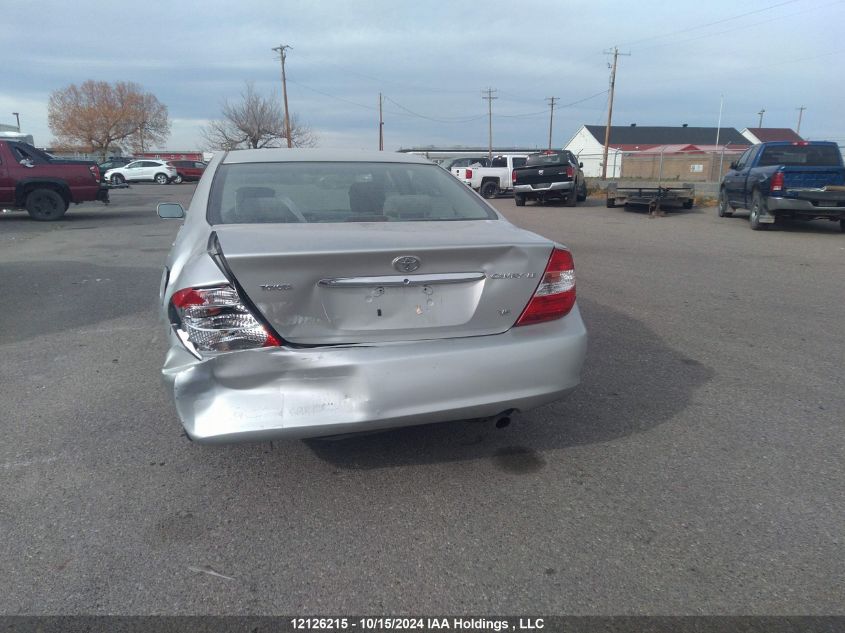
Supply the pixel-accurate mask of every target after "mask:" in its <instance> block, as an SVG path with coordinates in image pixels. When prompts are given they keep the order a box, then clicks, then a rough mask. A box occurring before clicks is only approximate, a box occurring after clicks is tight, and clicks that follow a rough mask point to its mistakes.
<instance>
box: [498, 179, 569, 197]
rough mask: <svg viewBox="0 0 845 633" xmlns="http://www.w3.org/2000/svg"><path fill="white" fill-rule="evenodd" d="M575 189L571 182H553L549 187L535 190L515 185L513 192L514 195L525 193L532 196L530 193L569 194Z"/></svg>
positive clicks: (530, 187)
mask: <svg viewBox="0 0 845 633" xmlns="http://www.w3.org/2000/svg"><path fill="white" fill-rule="evenodd" d="M574 187H575V183H574V182H573V181H569V182H553V183H550V184H549V186H548V187H543V188H538V189H535V188H534V187H532V186H531V185H514V187H513V192H514V193H523V194H530V193H548V192H555V193H569V192H570V191H572V189H573V188H574Z"/></svg>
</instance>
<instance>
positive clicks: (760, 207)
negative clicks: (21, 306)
mask: <svg viewBox="0 0 845 633" xmlns="http://www.w3.org/2000/svg"><path fill="white" fill-rule="evenodd" d="M765 206H766V203H765V202H764V201H763V196H762V195H760V190H759V189H755V190H754V193H753V194H752V197H751V212H750V213H749V214H748V225H749V226H750V227H751V230H752V231H763V230H765V229H766V225H765V224H763V223H762V222H760V216H761V215H762V214H763V211H764V210H765Z"/></svg>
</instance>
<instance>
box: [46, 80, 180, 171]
mask: <svg viewBox="0 0 845 633" xmlns="http://www.w3.org/2000/svg"><path fill="white" fill-rule="evenodd" d="M47 120H48V122H49V125H50V130H51V131H52V132H53V134H55V136H56V140H55V145H57V146H59V147H75V148H78V149H83V150H85V151H89V152H94V153H98V154H100V155H101V156H102V157H104V158H105V156H106V155H107V154H108V153H109V152H110V151H115V150H118V149H121V148H123V147H124V146H127V147H132V148H133V149H134V148H137V147H138V142H137V141H136V140H133V138H132V137H138V138H139V139H140V136H141V131H143V134H144V141H143V142H142V143H141V145H144V144H151V143H162V142H164V140H166V139H167V137H168V136H169V135H170V122H169V120H168V117H167V107H166V106H164V105H162V104H161V103H160V102H159V100H158V99H157V98H156V97H155V96H154V95H153V94H151V93H148V92H144V91H143V88H141V86H139V85H138V84H136V83H133V82H127V81H118V82H116V83H114V84H109V83H107V82H105V81H92V80H88V81H86V82H84V83H82V84H80V85H79V86H77V85H76V84H71V85H69V86H67V87H66V88H62V89H61V90H56V91H54V92H53V93H52V94H51V95H50V103H49V106H48V111H47Z"/></svg>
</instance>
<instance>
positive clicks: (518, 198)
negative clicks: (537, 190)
mask: <svg viewBox="0 0 845 633" xmlns="http://www.w3.org/2000/svg"><path fill="white" fill-rule="evenodd" d="M513 201H514V204H516V206H518V207H524V206H525V196H523V195H520V194H518V193H515V194H513Z"/></svg>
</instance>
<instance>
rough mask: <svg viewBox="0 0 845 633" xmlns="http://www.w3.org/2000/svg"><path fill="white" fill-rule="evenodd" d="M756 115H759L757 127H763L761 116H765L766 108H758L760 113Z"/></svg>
mask: <svg viewBox="0 0 845 633" xmlns="http://www.w3.org/2000/svg"><path fill="white" fill-rule="evenodd" d="M757 114H759V115H760V123H759V124H758V125H757V127H763V115H764V114H766V108H760V111H759V112H758V113H757Z"/></svg>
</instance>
